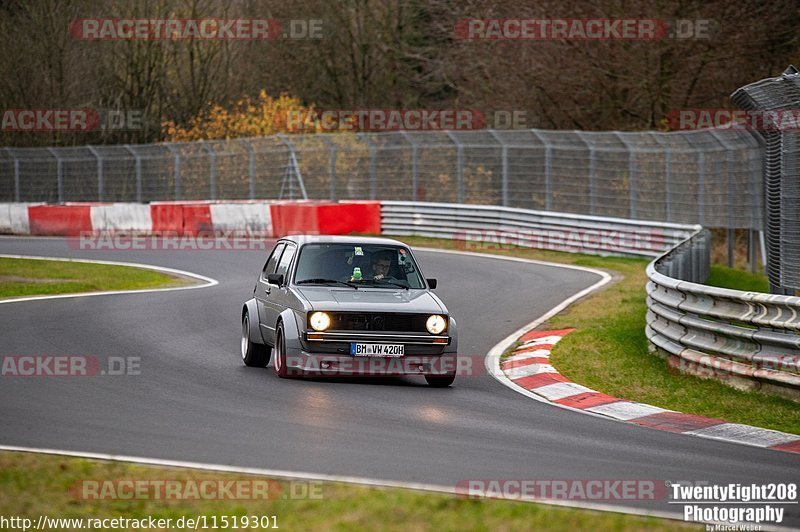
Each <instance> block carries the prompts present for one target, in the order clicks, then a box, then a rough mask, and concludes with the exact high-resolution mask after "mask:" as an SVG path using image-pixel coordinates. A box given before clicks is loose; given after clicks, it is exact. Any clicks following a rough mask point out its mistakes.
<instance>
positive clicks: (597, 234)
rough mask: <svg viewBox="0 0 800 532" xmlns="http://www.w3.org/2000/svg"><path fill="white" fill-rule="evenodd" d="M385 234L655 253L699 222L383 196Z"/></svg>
mask: <svg viewBox="0 0 800 532" xmlns="http://www.w3.org/2000/svg"><path fill="white" fill-rule="evenodd" d="M381 226H382V228H383V230H382V232H383V234H385V235H406V236H409V235H416V236H428V237H438V238H448V239H455V240H460V241H463V243H464V247H465V248H466V249H471V250H475V251H480V250H481V249H491V248H494V249H497V248H500V247H504V246H505V247H510V246H521V247H531V248H538V249H552V250H557V251H580V252H583V253H593V254H600V255H609V254H615V255H634V256H640V257H656V256H659V255H661V254H662V253H663V252H664V251H666V250H668V249H670V248H672V247H674V246H675V245H677V244H678V243H680V242H682V241H684V240H685V239H686V238H687V237H688V236H689V235H691V234H692V233H693V232H694V231H696V230H697V229H698V228H699V226H691V225H679V224H668V223H660V222H645V221H637V220H626V219H624V218H606V217H601V216H584V215H576V214H567V213H558V212H547V211H531V210H527V209H515V208H510V207H499V206H491V205H462V204H457V203H417V202H407V201H382V202H381Z"/></svg>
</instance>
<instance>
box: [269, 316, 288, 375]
mask: <svg viewBox="0 0 800 532" xmlns="http://www.w3.org/2000/svg"><path fill="white" fill-rule="evenodd" d="M272 369H274V370H275V375H277V376H278V377H280V378H281V379H285V378H287V377H288V376H289V372H288V369H287V368H286V335H285V334H284V332H283V323H282V322H281V323H279V324H278V326H277V327H276V328H275V358H273V360H272Z"/></svg>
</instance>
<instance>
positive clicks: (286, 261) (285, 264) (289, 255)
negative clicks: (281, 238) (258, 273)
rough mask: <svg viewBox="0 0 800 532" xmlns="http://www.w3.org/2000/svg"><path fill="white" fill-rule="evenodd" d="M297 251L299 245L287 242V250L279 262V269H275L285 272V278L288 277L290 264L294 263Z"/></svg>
mask: <svg viewBox="0 0 800 532" xmlns="http://www.w3.org/2000/svg"><path fill="white" fill-rule="evenodd" d="M295 251H297V247H295V246H293V245H291V244H287V245H286V250H285V251H284V252H283V255H282V256H281V260H280V262H279V263H278V269H277V270H276V271H275V273H280V274H283V278H284V279H286V278H287V275H286V274H287V272H288V271H289V265H290V264H291V263H292V259H293V258H294V253H295Z"/></svg>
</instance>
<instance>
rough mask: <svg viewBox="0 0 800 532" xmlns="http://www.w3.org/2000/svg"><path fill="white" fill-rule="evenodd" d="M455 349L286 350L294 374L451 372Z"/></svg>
mask: <svg viewBox="0 0 800 532" xmlns="http://www.w3.org/2000/svg"><path fill="white" fill-rule="evenodd" d="M457 364H458V357H457V355H456V354H455V353H443V354H440V355H404V356H398V357H378V356H353V355H342V354H338V353H337V354H326V353H309V352H307V351H304V350H301V351H295V352H294V353H291V354H290V353H287V354H286V368H287V372H288V373H289V375H294V376H326V377H338V376H343V377H352V376H399V375H452V374H455V373H456V372H457V370H458V367H457Z"/></svg>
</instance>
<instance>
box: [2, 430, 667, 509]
mask: <svg viewBox="0 0 800 532" xmlns="http://www.w3.org/2000/svg"><path fill="white" fill-rule="evenodd" d="M0 451H11V452H23V453H38V454H50V455H58V456H71V457H75V458H85V459H89V460H112V461H115V462H130V463H135V464H144V465H151V466H158V467H178V468H188V469H198V470H202V471H218V472H222V473H239V474H243V475H257V476H268V477H276V478H285V479H295V480H320V481H324V482H344V483H348V484H358V485H362V486H368V487H378V488H401V489H411V490H418V491H430V492H436V493H446V494H449V495H459V493H458V492H457V491H456V488H455V486H444V485H439V484H425V483H420V482H401V481H396V480H382V479H375V478H365V477H351V476H346V475H327V474H322V473H305V472H298V471H284V470H280V469H264V468H258V467H240V466H231V465H222V464H205V463H201V462H186V461H183V460H165V459H161V458H144V457H141V456H126V455H118V454H105V453H88V452H80V451H65V450H60V449H43V448H36V447H18V446H14V445H0ZM464 497H465V498H466V495H464ZM491 498H496V497H491ZM509 500H519V501H521V502H533V503H538V504H546V505H550V506H563V507H567V508H576V509H582V510H597V511H602V512H616V513H625V514H632V515H642V516H648V517H660V518H663V519H674V520H682V519H683V514H681V513H680V512H677V511H672V512H661V511H651V510H646V509H639V508H628V507H623V506H616V505H613V504H596V503H584V502H574V501H564V500H550V499H529V498H525V499H509Z"/></svg>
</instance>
